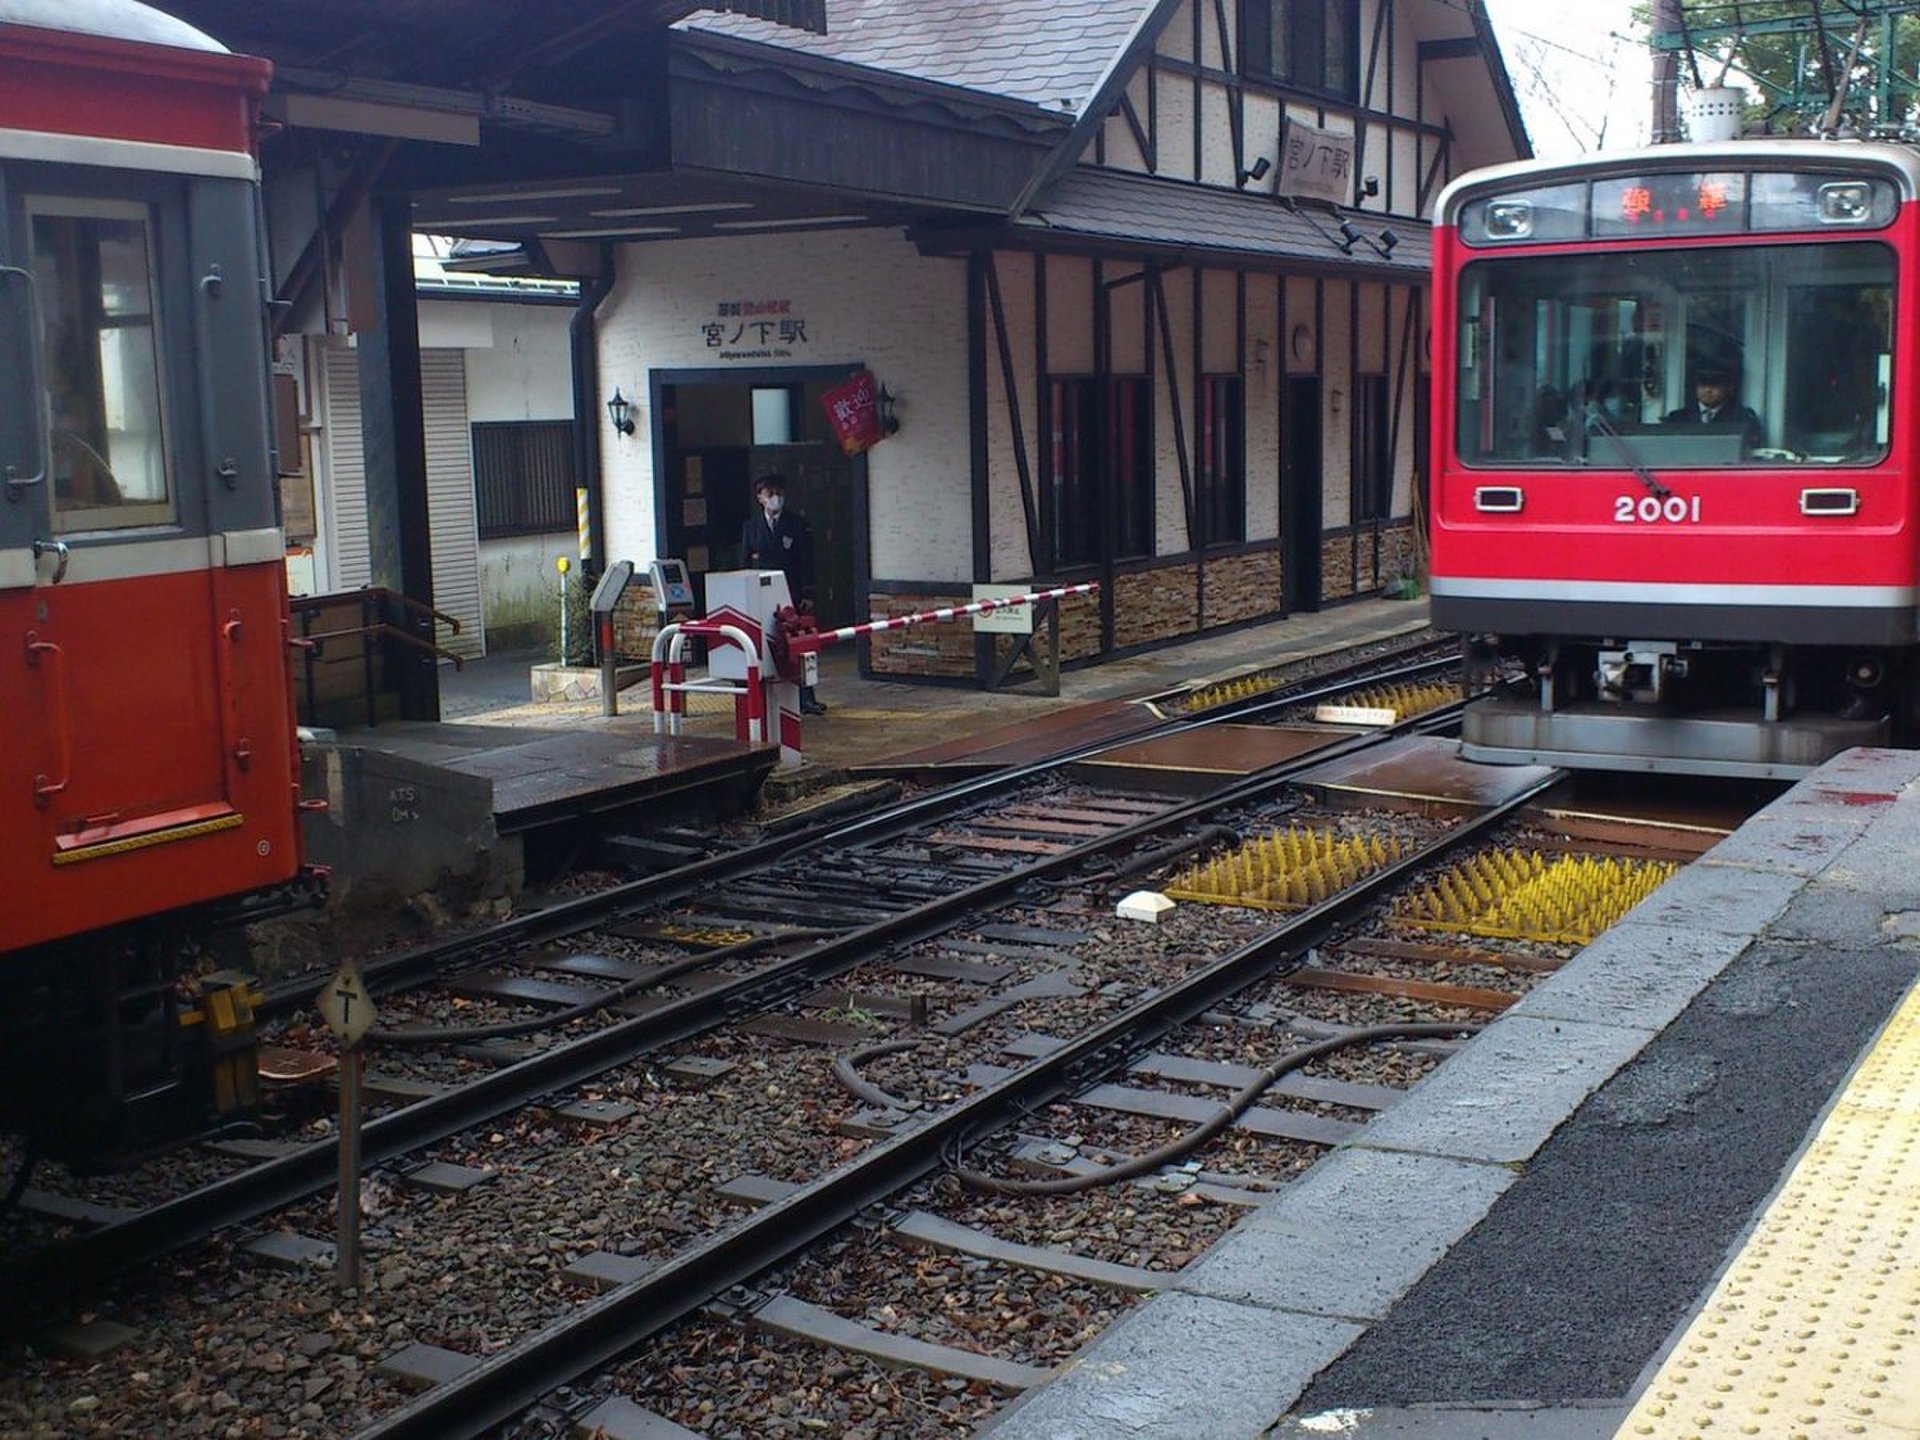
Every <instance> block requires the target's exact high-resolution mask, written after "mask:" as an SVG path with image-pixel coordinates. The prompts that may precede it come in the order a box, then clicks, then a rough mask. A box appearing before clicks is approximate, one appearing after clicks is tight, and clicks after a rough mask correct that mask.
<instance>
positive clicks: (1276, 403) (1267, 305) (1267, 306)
mask: <svg viewBox="0 0 1920 1440" xmlns="http://www.w3.org/2000/svg"><path fill="white" fill-rule="evenodd" d="M1263 343H1264V344H1265V346H1266V349H1265V350H1264V351H1262V349H1261V345H1262V344H1263ZM1285 346H1286V339H1285V336H1283V335H1282V334H1281V333H1280V282H1279V280H1278V279H1277V277H1275V276H1272V275H1249V276H1248V277H1247V384H1246V396H1247V539H1249V540H1271V539H1272V538H1273V537H1274V536H1276V535H1278V534H1279V533H1280V373H1281V360H1280V357H1281V356H1282V355H1283V354H1284V353H1285ZM1263 355H1264V357H1265V363H1264V364H1262V363H1261V361H1262V357H1263Z"/></svg>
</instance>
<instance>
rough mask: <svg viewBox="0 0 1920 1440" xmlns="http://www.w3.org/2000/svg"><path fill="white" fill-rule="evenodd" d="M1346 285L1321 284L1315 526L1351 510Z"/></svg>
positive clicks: (1333, 522)
mask: <svg viewBox="0 0 1920 1440" xmlns="http://www.w3.org/2000/svg"><path fill="white" fill-rule="evenodd" d="M1350 290H1351V286H1350V285H1349V284H1348V283H1347V282H1345V281H1342V280H1329V281H1327V283H1326V316H1327V324H1326V327H1325V329H1324V330H1323V331H1322V333H1321V335H1320V373H1321V376H1322V377H1323V381H1322V384H1321V387H1320V404H1321V416H1320V423H1321V433H1322V436H1323V439H1324V444H1323V448H1322V450H1321V458H1322V463H1321V484H1322V485H1323V486H1324V487H1325V489H1324V492H1323V494H1322V496H1321V502H1322V503H1321V511H1320V521H1321V524H1323V525H1325V526H1327V527H1328V528H1329V529H1337V528H1339V527H1340V526H1342V525H1345V524H1347V523H1349V520H1350V519H1351V517H1352V514H1353V505H1352V499H1353V495H1352V491H1353V444H1352V438H1353V395H1352V393H1351V392H1352V388H1353V387H1352V379H1353V343H1352V340H1353V337H1352V336H1351V335H1350V334H1349V333H1348V331H1347V316H1348V314H1349V313H1350V312H1349V309H1348V306H1349V304H1350V303H1351V302H1350V300H1349V292H1350Z"/></svg>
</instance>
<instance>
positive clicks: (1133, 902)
mask: <svg viewBox="0 0 1920 1440" xmlns="http://www.w3.org/2000/svg"><path fill="white" fill-rule="evenodd" d="M1172 909H1173V901H1171V900H1169V899H1168V898H1167V897H1166V896H1164V895H1162V894H1161V893H1160V892H1159V891H1157V890H1136V891H1134V892H1133V893H1132V894H1131V895H1129V896H1127V898H1126V899H1124V900H1122V901H1121V902H1120V903H1119V904H1118V905H1116V906H1114V907H1113V913H1114V914H1115V915H1118V916H1119V917H1120V918H1121V919H1122V920H1144V921H1146V923H1147V924H1149V925H1158V924H1159V923H1160V917H1161V916H1163V915H1165V914H1167V913H1168V912H1169V911H1171V910H1172Z"/></svg>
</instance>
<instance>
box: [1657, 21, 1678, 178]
mask: <svg viewBox="0 0 1920 1440" xmlns="http://www.w3.org/2000/svg"><path fill="white" fill-rule="evenodd" d="M1679 33H1680V0H1653V35H1652V40H1653V143H1654V144H1656V145H1671V144H1673V143H1674V142H1675V141H1677V140H1678V139H1679V138H1680V51H1679V50H1678V49H1677V48H1675V47H1673V46H1670V45H1669V46H1662V45H1661V44H1660V41H1661V39H1662V38H1663V37H1666V36H1673V35H1678V34H1679Z"/></svg>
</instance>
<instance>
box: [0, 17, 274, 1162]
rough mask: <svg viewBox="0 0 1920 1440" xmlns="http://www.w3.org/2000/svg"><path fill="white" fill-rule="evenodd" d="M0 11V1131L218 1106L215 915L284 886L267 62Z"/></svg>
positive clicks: (123, 1127)
mask: <svg viewBox="0 0 1920 1440" xmlns="http://www.w3.org/2000/svg"><path fill="white" fill-rule="evenodd" d="M7 14H8V16H9V17H11V20H10V21H9V22H8V23H0V481H3V485H0V488H4V499H0V675H3V676H4V683H3V684H0V837H3V838H0V897H3V898H0V978H4V983H5V993H6V995H7V1001H8V1003H7V1004H6V1005H5V1006H0V1127H4V1128H7V1129H12V1130H17V1131H21V1132H24V1133H27V1134H29V1135H30V1136H32V1137H33V1139H34V1141H35V1143H36V1144H37V1145H39V1146H40V1147H42V1148H44V1149H47V1150H51V1151H55V1152H58V1153H62V1154H65V1155H68V1156H87V1155H97V1154H99V1153H102V1152H109V1151H126V1150H129V1149H140V1148H145V1147H148V1146H152V1145H157V1144H159V1143H161V1142H162V1141H163V1140H164V1139H166V1138H167V1137H168V1136H170V1135H174V1134H177V1133H179V1132H181V1131H182V1130H190V1129H192V1128H194V1127H196V1126H198V1125H202V1124H204V1123H206V1121H207V1118H208V1116H209V1114H210V1113H217V1112H218V1111H220V1110H233V1109H236V1108H240V1107H242V1106H244V1104H245V1102H246V1099H247V1097H248V1095H249V1093H250V1092H251V1089H252V1084H253V1074H252V1054H251V1046H250V1040H249V1036H248V1030H249V1021H248V1010H249V993H250V992H249V987H248V985H247V984H246V983H245V982H243V981H239V980H237V979H236V978H234V977H230V976H229V977H218V978H209V977H208V976H207V975H205V974H204V973H203V972H204V971H205V970H207V968H208V966H207V964H206V962H205V961H204V959H202V958H201V951H200V948H199V946H200V938H201V936H202V934H203V927H204V924H205V922H207V921H208V920H209V919H210V917H211V915H212V908H211V907H216V906H217V905H219V904H221V903H222V902H225V903H227V904H228V905H229V906H231V903H232V902H234V901H235V900H236V899H237V898H238V897H244V896H249V895H254V894H256V893H258V892H261V891H266V890H270V889H272V888H273V887H289V886H292V885H294V884H295V882H297V881H298V880H299V878H300V876H301V855H300V840H299V831H298V823H297V822H298V817H297V809H298V794H297V785H298V776H299V770H298V755H297V747H296V741H295V729H294V719H293V713H292V696H291V689H290V683H289V680H290V669H289V665H288V662H287V633H286V582H285V562H284V545H283V543H282V539H281V532H280V530H279V528H278V518H277V500H276V495H275V474H276V465H275V460H274V456H273V452H272V446H271V435H272V427H271V425H270V423H269V418H268V405H269V401H268V392H267V351H266V306H265V298H266V294H267V292H266V290H265V285H266V270H265V266H264V264H263V246H262V239H261V234H260V226H259V221H258V215H259V194H258V168H257V162H256V157H255V151H254V147H255V144H256V141H257V139H258V137H259V134H260V130H259V124H258V119H259V105H260V100H261V97H262V96H263V95H264V94H265V92H266V88H267V83H268V79H269V69H268V66H267V65H266V64H265V62H263V61H259V60H254V59H248V58H243V57H239V56H235V55H231V54H228V53H227V52H226V51H225V50H224V49H223V48H222V47H220V46H219V45H217V44H216V43H214V42H213V41H211V40H209V39H208V38H207V37H206V36H204V35H201V34H200V33H199V32H197V31H195V30H193V29H191V28H190V27H188V26H186V25H184V24H181V23H180V22H178V21H175V20H173V19H171V18H170V17H167V16H165V15H162V14H160V13H159V12H157V11H154V10H151V9H149V8H148V7H146V6H143V5H140V4H136V3H132V0H93V3H90V4H87V5H85V6H73V5H71V4H67V3H64V0H16V3H15V4H13V5H11V6H10V7H8V11H7Z"/></svg>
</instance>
